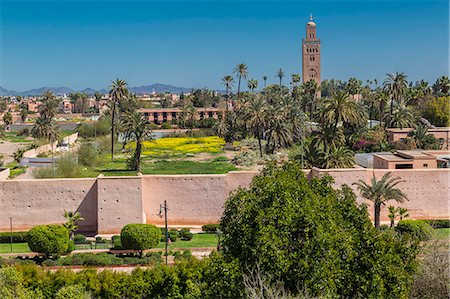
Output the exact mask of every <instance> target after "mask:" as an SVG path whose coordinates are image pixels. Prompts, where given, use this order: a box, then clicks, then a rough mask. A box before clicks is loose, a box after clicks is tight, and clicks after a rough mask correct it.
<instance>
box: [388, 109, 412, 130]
mask: <svg viewBox="0 0 450 299" xmlns="http://www.w3.org/2000/svg"><path fill="white" fill-rule="evenodd" d="M394 106H395V108H394V110H393V111H392V113H391V114H390V116H389V118H388V121H387V124H388V127H389V128H400V129H403V128H411V127H412V126H413V124H414V116H413V114H412V112H411V110H410V109H409V108H408V107H406V106H405V105H403V104H396V105H394Z"/></svg>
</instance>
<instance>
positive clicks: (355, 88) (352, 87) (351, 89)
mask: <svg viewBox="0 0 450 299" xmlns="http://www.w3.org/2000/svg"><path fill="white" fill-rule="evenodd" d="M361 85H362V82H361V80H358V79H356V78H354V77H352V78H350V79H348V82H347V84H346V86H345V89H346V90H347V92H348V93H349V94H351V95H355V94H358V93H360V92H361V89H362V86H361Z"/></svg>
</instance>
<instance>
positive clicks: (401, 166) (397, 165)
mask: <svg viewBox="0 0 450 299" xmlns="http://www.w3.org/2000/svg"><path fill="white" fill-rule="evenodd" d="M412 168H413V165H412V164H395V169H412Z"/></svg>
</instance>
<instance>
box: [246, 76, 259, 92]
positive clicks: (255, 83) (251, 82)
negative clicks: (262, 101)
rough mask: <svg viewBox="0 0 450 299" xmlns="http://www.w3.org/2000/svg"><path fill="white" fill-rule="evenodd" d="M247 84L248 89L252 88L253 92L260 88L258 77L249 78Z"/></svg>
mask: <svg viewBox="0 0 450 299" xmlns="http://www.w3.org/2000/svg"><path fill="white" fill-rule="evenodd" d="M247 86H248V89H250V90H251V92H252V93H253V92H255V89H257V88H258V80H256V79H250V80H248V82H247Z"/></svg>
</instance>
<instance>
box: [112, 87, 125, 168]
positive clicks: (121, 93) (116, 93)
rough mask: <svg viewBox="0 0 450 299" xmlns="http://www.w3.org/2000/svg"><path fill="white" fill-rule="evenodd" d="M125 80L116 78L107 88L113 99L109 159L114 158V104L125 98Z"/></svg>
mask: <svg viewBox="0 0 450 299" xmlns="http://www.w3.org/2000/svg"><path fill="white" fill-rule="evenodd" d="M127 85H128V83H127V81H125V80H122V79H116V81H113V82H112V85H111V88H110V90H109V96H110V98H111V100H112V101H113V107H112V112H111V160H114V128H115V125H116V124H115V118H116V106H117V104H118V101H121V100H123V99H125V98H126V97H127V96H128V88H127Z"/></svg>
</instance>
